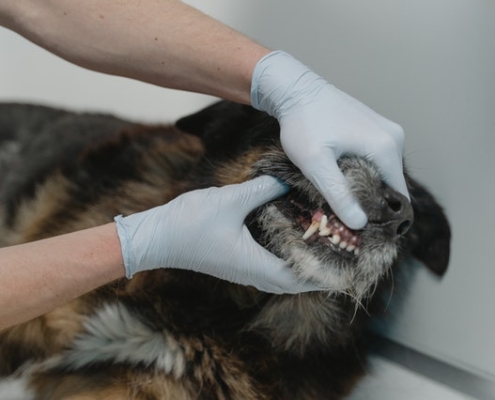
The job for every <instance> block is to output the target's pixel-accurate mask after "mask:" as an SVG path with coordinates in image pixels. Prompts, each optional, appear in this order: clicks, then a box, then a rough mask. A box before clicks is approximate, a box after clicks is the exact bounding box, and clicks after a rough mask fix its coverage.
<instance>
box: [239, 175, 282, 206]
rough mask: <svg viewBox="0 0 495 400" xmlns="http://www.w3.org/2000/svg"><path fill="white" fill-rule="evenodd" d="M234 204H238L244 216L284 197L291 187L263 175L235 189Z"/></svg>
mask: <svg viewBox="0 0 495 400" xmlns="http://www.w3.org/2000/svg"><path fill="white" fill-rule="evenodd" d="M233 190H234V191H233V196H232V200H233V202H236V203H237V204H238V206H239V207H240V210H241V212H242V213H243V214H244V215H247V214H249V213H250V212H251V211H252V210H254V209H255V208H257V207H260V206H262V205H263V204H265V203H267V202H269V201H271V200H274V199H276V198H277V197H280V196H283V195H284V194H286V193H287V192H288V191H289V187H288V186H287V185H286V184H285V183H283V182H282V181H281V180H279V179H277V178H275V177H273V176H268V175H263V176H260V177H258V178H255V179H252V180H250V181H247V182H244V183H241V184H239V185H235V186H234V187H233Z"/></svg>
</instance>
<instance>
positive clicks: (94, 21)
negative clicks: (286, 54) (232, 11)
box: [0, 0, 269, 103]
mask: <svg viewBox="0 0 495 400" xmlns="http://www.w3.org/2000/svg"><path fill="white" fill-rule="evenodd" d="M14 2H16V3H14ZM7 3H9V4H10V6H9V4H7ZM14 8H17V10H15V11H13V9H14ZM2 14H3V17H2ZM11 15H15V16H16V17H15V18H14V17H10V16H11ZM0 23H2V24H4V25H6V26H7V27H9V28H10V29H13V30H15V31H17V32H18V33H20V34H21V35H23V36H25V37H26V38H28V39H29V40H32V41H33V42H35V43H37V44H39V45H40V46H42V47H45V48H46V49H48V50H50V51H51V52H53V53H55V54H58V55H59V56H61V57H63V58H65V59H67V60H69V61H71V62H74V63H76V64H78V65H81V66H83V67H86V68H90V69H93V70H97V71H101V72H105V73H110V74H114V75H122V76H126V77H130V78H134V79H139V80H142V81H146V82H149V83H153V84H156V85H160V86H164V87H170V88H175V89H182V90H189V91H195V92H200V93H205V94H210V95H213V96H218V97H222V98H226V99H229V100H234V101H238V102H242V103H249V102H250V99H249V90H250V86H251V77H252V72H253V69H254V67H255V65H256V63H257V62H258V60H259V59H260V58H261V57H262V56H263V55H265V54H267V53H268V52H269V50H268V49H266V48H265V47H263V46H260V45H258V44H256V43H255V42H253V41H251V40H250V39H248V38H246V37H244V36H243V35H241V34H239V33H237V32H235V31H234V30H232V29H230V28H228V27H227V26H225V25H223V24H221V23H219V22H217V21H215V20H214V19H212V18H210V17H208V16H206V15H204V14H202V13H201V12H199V11H198V10H196V9H194V8H192V7H190V6H188V5H186V4H183V3H181V2H180V1H176V0H165V1H152V0H146V1H140V2H115V1H113V0H105V1H101V0H90V1H84V2H80V1H74V0H50V1H43V2H41V3H40V2H39V1H36V0H34V1H18V0H13V1H12V0H7V2H6V3H5V4H4V5H2V6H0Z"/></svg>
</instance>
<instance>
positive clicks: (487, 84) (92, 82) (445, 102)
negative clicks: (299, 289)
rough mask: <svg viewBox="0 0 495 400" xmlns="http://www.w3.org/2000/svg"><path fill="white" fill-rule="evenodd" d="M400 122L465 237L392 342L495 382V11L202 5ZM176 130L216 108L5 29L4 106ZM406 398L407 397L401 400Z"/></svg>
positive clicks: (373, 4)
mask: <svg viewBox="0 0 495 400" xmlns="http://www.w3.org/2000/svg"><path fill="white" fill-rule="evenodd" d="M191 2H192V3H194V4H196V5H197V6H199V7H202V8H203V9H207V10H208V11H209V12H211V13H212V14H213V15H214V16H216V17H218V18H219V19H221V20H223V21H225V22H227V23H229V24H231V25H232V26H234V27H235V28H237V29H239V30H241V31H244V32H245V33H247V34H248V35H250V36H251V37H253V38H255V39H257V40H259V41H261V42H262V43H265V44H267V45H268V46H270V47H272V48H282V49H284V50H287V51H289V52H291V53H292V54H294V55H295V56H296V57H298V58H300V59H301V60H303V61H304V62H306V63H307V64H309V65H311V66H312V67H313V68H314V69H315V70H316V71H317V72H319V73H320V74H321V75H323V76H324V77H326V78H327V79H328V80H329V81H331V82H333V83H335V84H336V85H337V86H338V87H340V88H341V89H343V90H344V91H346V92H348V93H350V94H351V95H353V96H355V97H357V98H359V99H360V100H362V101H363V102H365V103H366V104H368V105H370V106H371V107H373V108H375V109H376V110H377V111H378V112H380V113H382V114H383V115H385V116H387V117H389V118H390V119H392V120H395V121H397V122H399V123H400V124H401V125H402V126H403V127H404V129H405V131H406V134H407V141H406V153H407V157H408V160H409V164H410V166H411V170H412V173H413V175H414V176H415V177H417V178H419V179H420V180H421V181H422V182H425V183H426V184H427V186H429V187H430V188H431V189H432V190H433V192H434V193H435V194H436V195H437V197H438V199H439V200H440V201H441V202H442V203H443V204H444V206H445V207H446V210H447V212H448V214H449V215H450V219H451V222H452V227H453V233H454V238H453V248H452V263H451V266H450V270H449V271H448V273H447V275H446V277H445V278H444V279H443V280H442V281H438V280H435V279H433V278H432V277H431V276H430V275H429V274H428V273H427V272H426V271H425V270H422V269H421V268H419V269H418V271H417V273H416V275H415V277H414V279H415V281H416V285H415V287H414V288H413V289H412V290H410V291H409V292H408V293H406V294H405V295H404V296H403V298H404V301H403V307H402V308H400V309H399V312H398V319H397V320H396V323H395V324H394V328H393V330H392V331H391V336H392V337H393V338H395V339H397V340H399V341H400V342H402V343H404V344H406V345H409V346H412V347H414V348H416V349H419V350H420V351H422V352H423V353H429V354H433V355H435V356H436V357H438V358H440V359H442V360H447V361H448V362H451V363H453V364H455V365H458V366H460V367H462V368H466V369H468V370H470V371H473V372H475V373H479V374H481V375H484V376H487V377H491V378H494V377H495V362H494V360H495V345H494V344H493V337H494V333H495V307H494V306H493V305H494V304H495V291H493V282H494V281H495V268H494V265H493V264H494V262H493V260H492V247H493V245H492V241H493V227H494V226H495V217H494V215H493V212H492V211H491V210H492V202H493V198H494V197H495V179H494V177H493V172H492V171H493V168H494V167H493V161H492V159H493V156H492V153H493V149H494V148H495V132H494V131H495V44H494V40H495V23H494V21H495V2H493V1H489V0H416V1H396V0H375V1H368V0H355V1H352V2H349V1H337V0H308V1H304V2H303V1H300V0H298V1H296V0H278V1H274V0H237V1H236V2H232V1H228V0H216V1H213V0H204V1H199V0H194V1H191ZM12 98H16V99H22V100H30V101H31V100H32V101H43V102H50V103H54V104H57V105H63V106H71V107H72V106H75V107H77V108H79V109H82V108H84V109H87V108H89V109H98V110H104V111H113V112H117V113H119V114H123V115H128V116H130V117H133V118H142V119H147V120H166V119H169V118H175V117H176V116H179V115H182V114H184V113H186V112H189V111H192V110H196V109H197V108H198V107H200V106H201V105H202V104H204V103H206V102H208V101H211V99H209V98H205V97H203V96H196V95H192V94H183V93H179V92H174V91H168V90H163V89H157V88H153V87H151V86H149V85H144V84H139V83H136V82H130V81H128V80H125V79H121V78H110V77H105V76H103V75H99V74H95V73H91V72H87V71H82V70H81V69H79V68H77V67H73V66H70V65H68V64H67V63H65V62H63V61H60V60H59V59H57V58H55V57H52V56H50V55H48V54H46V53H45V52H43V51H41V50H38V49H36V48H35V47H34V46H31V45H30V44H28V43H26V42H24V41H23V40H22V39H20V38H18V37H16V36H15V35H13V34H11V33H8V32H7V31H5V30H0V100H1V99H12ZM400 398H402V397H400Z"/></svg>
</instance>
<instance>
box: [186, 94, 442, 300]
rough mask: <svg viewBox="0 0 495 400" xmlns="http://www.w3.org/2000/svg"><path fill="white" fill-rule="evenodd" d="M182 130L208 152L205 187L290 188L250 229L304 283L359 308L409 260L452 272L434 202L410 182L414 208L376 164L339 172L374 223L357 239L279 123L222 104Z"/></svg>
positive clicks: (347, 162) (350, 161) (355, 161)
mask: <svg viewBox="0 0 495 400" xmlns="http://www.w3.org/2000/svg"><path fill="white" fill-rule="evenodd" d="M177 126H178V128H179V129H181V130H183V131H185V132H188V133H192V134H195V135H198V136H200V137H201V138H202V140H203V142H204V144H205V147H206V160H207V162H206V163H205V164H204V166H203V169H202V171H203V172H202V176H201V177H200V178H199V180H200V181H202V182H204V183H205V184H206V185H218V186H220V185H225V184H229V183H234V182H239V181H243V180H246V179H249V178H252V177H255V176H258V175H263V174H267V175H273V176H276V177H278V178H279V179H281V180H282V181H284V182H286V183H287V184H288V185H289V186H290V188H291V189H290V191H289V193H288V194H287V195H285V196H284V197H281V198H279V199H276V200H274V201H272V202H270V203H268V204H266V205H264V206H262V207H260V208H259V209H257V210H255V211H254V212H253V213H252V214H251V215H250V216H249V217H248V220H247V221H246V222H247V224H248V227H249V228H250V230H251V232H252V234H253V237H254V238H255V239H256V240H257V241H258V242H260V243H261V244H262V245H263V246H265V247H266V248H267V249H269V250H270V251H272V252H273V253H274V254H276V255H277V256H279V257H281V258H283V259H284V260H287V261H288V262H289V263H290V265H291V266H292V268H293V269H294V271H295V273H296V274H297V275H298V276H299V277H300V278H302V279H304V280H309V281H312V282H313V283H315V284H316V285H318V286H320V287H324V288H328V289H329V290H330V291H332V292H340V293H346V294H349V295H351V296H352V297H355V298H356V299H357V300H360V299H362V298H363V297H366V296H367V295H369V294H370V293H372V291H373V289H374V287H375V286H376V285H377V284H378V283H379V282H380V280H381V278H382V277H383V276H384V275H385V274H386V273H387V272H388V271H389V270H390V269H391V268H392V267H393V266H394V265H395V264H396V263H397V260H399V259H400V258H401V257H404V256H406V255H407V254H408V253H409V254H412V255H414V256H415V257H417V258H419V259H420V260H421V261H422V262H423V263H424V264H425V265H426V266H427V267H428V268H430V269H431V270H432V271H433V272H435V273H436V274H438V275H442V274H443V273H444V272H445V270H446V268H447V264H448V259H449V246H450V228H449V224H448V221H447V219H446V217H445V215H444V213H443V211H442V209H441V207H440V206H439V205H438V204H437V203H436V201H435V200H434V198H433V196H432V195H431V194H430V193H429V192H428V191H427V190H426V189H425V188H423V187H422V186H421V185H419V184H418V183H417V182H415V181H414V180H412V179H411V178H410V177H407V181H408V186H409V193H410V195H411V203H409V201H408V200H407V199H406V198H405V197H404V196H402V195H401V194H399V193H397V192H396V191H394V190H392V189H391V188H390V187H388V186H387V185H386V184H385V183H384V182H383V180H382V179H381V177H380V174H379V173H378V171H377V169H376V167H375V166H374V165H373V164H372V163H370V162H369V161H366V160H365V159H363V158H358V157H354V156H345V157H342V158H341V159H340V160H339V166H340V168H341V170H342V171H343V172H344V174H345V176H346V177H347V179H348V182H349V184H350V187H351V189H352V192H353V193H354V195H355V197H356V198H357V199H358V201H359V203H360V204H361V206H362V208H363V210H364V211H365V212H366V214H367V216H368V221H369V222H368V224H367V225H366V226H365V228H364V229H362V230H359V231H353V230H351V229H349V228H347V227H346V226H345V225H344V224H343V223H342V222H341V221H340V220H339V219H338V218H337V217H336V215H335V214H334V213H333V212H332V210H331V209H330V207H329V205H328V204H327V203H326V202H325V201H324V199H323V197H322V196H321V195H320V193H319V192H318V191H317V190H316V189H315V188H314V187H313V186H312V185H311V184H310V183H309V181H308V180H307V179H306V178H305V177H304V176H303V174H302V173H301V172H300V171H299V169H298V168H296V167H295V166H294V165H293V164H292V163H291V162H290V161H289V160H288V158H287V156H286V155H285V153H284V152H283V150H282V147H281V145H280V141H279V126H278V123H277V122H276V120H275V119H273V118H271V117H269V116H267V115H266V114H264V113H261V112H258V111H256V110H254V109H252V108H251V107H248V106H242V105H238V104H233V103H228V102H221V103H217V104H215V105H213V106H210V107H208V108H206V109H204V110H202V111H200V112H199V113H196V114H194V115H191V116H189V117H185V118H183V119H181V120H179V121H178V122H177ZM301 151H304V149H301ZM211 166H213V168H212V167H211ZM413 220H414V223H413Z"/></svg>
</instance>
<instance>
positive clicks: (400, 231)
mask: <svg viewBox="0 0 495 400" xmlns="http://www.w3.org/2000/svg"><path fill="white" fill-rule="evenodd" d="M411 225H412V221H410V220H408V219H406V220H405V221H402V222H401V223H400V224H399V226H398V227H397V235H398V236H402V235H405V234H406V232H407V231H408V230H409V228H410V227H411Z"/></svg>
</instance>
